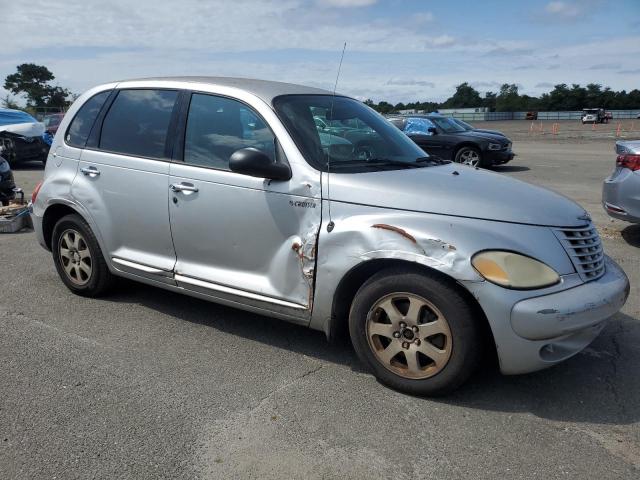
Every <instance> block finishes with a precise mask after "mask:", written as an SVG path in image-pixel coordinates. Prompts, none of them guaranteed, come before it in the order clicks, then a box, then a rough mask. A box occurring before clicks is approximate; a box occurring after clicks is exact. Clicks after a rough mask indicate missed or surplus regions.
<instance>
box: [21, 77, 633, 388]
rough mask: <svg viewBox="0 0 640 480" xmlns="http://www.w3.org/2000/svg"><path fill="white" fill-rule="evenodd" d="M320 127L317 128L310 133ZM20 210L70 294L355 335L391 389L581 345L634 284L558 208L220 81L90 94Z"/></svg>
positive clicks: (531, 362)
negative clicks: (164, 298) (131, 288)
mask: <svg viewBox="0 0 640 480" xmlns="http://www.w3.org/2000/svg"><path fill="white" fill-rule="evenodd" d="M319 124H323V125H325V127H323V128H322V129H320V128H319V127H318V125H319ZM58 132H59V133H58V134H57V135H56V137H55V140H54V142H53V145H52V147H51V151H50V155H49V159H48V161H47V166H46V170H45V178H44V181H43V182H42V183H41V184H40V185H39V186H38V187H37V188H36V190H35V191H34V194H33V198H32V208H33V214H32V215H33V221H34V225H35V228H36V232H37V236H38V239H39V241H40V243H41V244H42V246H44V247H45V248H47V249H49V250H51V251H52V253H53V261H54V263H55V266H56V269H57V271H58V273H59V275H60V278H61V279H62V281H63V282H64V283H65V285H66V286H67V287H68V288H69V289H70V290H71V291H72V292H74V293H77V294H79V295H85V296H97V295H101V294H103V293H105V292H106V291H107V290H108V288H109V287H110V286H111V285H112V284H113V283H114V281H115V279H116V278H117V277H126V278H130V279H133V280H138V281H140V282H144V283H148V284H150V285H156V286H158V287H161V288H165V289H168V290H172V291H175V292H181V293H185V294H188V295H192V296H194V297H199V298H202V299H206V300H211V301H214V302H218V303H222V304H226V305H231V306H234V307H238V308H242V309H246V310H249V311H253V312H258V313H261V314H265V315H269V316H273V317H278V318H282V319H284V320H288V321H290V322H294V323H298V324H302V325H306V326H309V327H310V328H314V329H317V330H322V331H324V332H325V333H326V335H327V337H329V338H330V339H332V338H335V337H337V336H338V335H339V334H340V332H342V331H345V332H346V331H347V330H348V332H349V333H350V336H351V340H352V343H353V346H354V348H355V350H356V352H357V354H358V356H359V357H360V359H361V360H362V362H364V363H365V364H366V365H367V366H368V367H369V368H370V369H371V371H372V372H373V373H374V375H375V376H376V377H377V378H378V379H380V381H382V382H383V383H385V384H386V385H389V386H391V387H393V388H397V389H399V390H403V391H406V392H411V393H416V394H439V393H444V392H447V391H450V390H451V389H453V388H455V387H457V386H459V385H460V384H462V383H463V382H464V381H465V380H466V379H467V378H468V377H469V375H470V374H471V373H472V372H473V370H474V368H475V367H476V366H477V365H478V363H479V361H480V358H481V355H482V354H483V345H485V344H487V343H488V342H487V341H486V340H489V341H490V342H489V345H490V346H491V347H492V348H494V347H495V350H496V351H497V356H498V358H499V361H500V368H501V371H502V372H503V373H505V374H517V373H525V372H531V371H534V370H538V369H541V368H544V367H548V366H550V365H553V364H555V363H558V362H560V361H562V360H565V359H567V358H569V357H571V356H572V355H574V354H576V353H577V352H579V351H580V350H581V349H583V348H584V347H585V346H587V345H588V344H589V343H590V342H591V341H592V340H593V339H594V338H595V337H596V336H597V335H598V334H599V332H600V331H601V330H602V329H603V328H604V326H605V324H606V320H607V319H608V318H609V317H610V316H611V315H613V314H614V313H616V312H617V311H618V310H619V309H620V308H621V307H622V305H623V304H624V302H625V300H626V298H627V295H628V293H629V282H628V280H627V277H626V276H625V274H624V272H623V271H622V270H621V269H620V267H618V265H616V264H615V263H614V262H613V261H612V260H611V259H610V258H608V257H607V256H606V255H605V254H604V253H603V251H602V245H601V242H600V238H599V237H598V233H597V232H596V229H595V228H594V226H593V224H592V223H591V220H590V218H589V216H588V215H587V214H586V212H585V211H584V210H583V209H582V208H581V207H580V206H578V205H576V204H575V203H573V202H572V201H570V200H568V199H566V198H565V197H563V196H561V195H558V194H556V193H553V192H550V191H547V190H544V189H542V188H539V187H535V186H532V185H529V184H527V183H523V182H519V181H516V180H513V179H511V178H507V177H504V176H501V175H498V174H494V173H490V172H487V171H484V170H478V169H474V168H470V167H465V166H462V165H456V164H452V163H449V162H446V161H442V160H440V159H437V158H432V157H428V156H425V153H424V152H423V151H422V150H420V149H419V147H417V146H416V145H415V144H414V143H413V142H412V141H411V140H410V139H409V138H407V137H406V136H405V135H404V134H403V133H402V132H400V131H399V130H398V129H397V128H395V127H394V126H393V125H391V124H390V123H388V122H387V121H386V120H385V119H384V118H383V117H381V116H380V115H378V114H377V113H376V112H374V111H373V110H371V109H370V108H368V107H367V106H365V105H364V104H362V103H360V102H358V101H356V100H354V99H352V98H348V97H345V96H340V95H332V94H331V93H330V92H327V91H324V90H319V89H315V88H307V87H302V86H297V85H290V84H284V83H276V82H265V81H259V80H247V79H233V78H208V77H207V78H200V77H187V78H157V79H142V80H132V81H124V82H119V83H111V84H107V85H102V86H99V87H96V88H94V89H92V90H90V91H88V92H86V93H85V94H84V95H82V96H81V97H80V98H79V99H78V100H77V101H76V102H75V103H74V105H73V106H72V107H71V109H70V110H69V112H68V113H67V115H66V116H65V118H64V121H63V122H62V124H61V125H60V128H59V130H58Z"/></svg>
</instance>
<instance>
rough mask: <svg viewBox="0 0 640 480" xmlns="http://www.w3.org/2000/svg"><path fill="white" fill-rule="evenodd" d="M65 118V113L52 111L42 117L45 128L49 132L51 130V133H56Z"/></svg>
mask: <svg viewBox="0 0 640 480" xmlns="http://www.w3.org/2000/svg"><path fill="white" fill-rule="evenodd" d="M63 118H64V113H50V114H49V115H45V117H44V118H43V119H42V123H44V128H45V129H46V130H47V131H48V132H51V135H55V134H56V132H57V131H58V126H60V122H62V119H63Z"/></svg>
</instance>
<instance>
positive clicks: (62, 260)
mask: <svg viewBox="0 0 640 480" xmlns="http://www.w3.org/2000/svg"><path fill="white" fill-rule="evenodd" d="M51 251H52V254H53V261H54V263H55V266H56V270H57V271H58V275H60V278H61V279H62V281H63V283H64V284H65V285H66V286H67V288H68V289H69V290H71V291H72V292H73V293H76V294H78V295H82V296H87V297H97V296H100V295H102V294H104V293H105V292H106V291H107V290H108V289H109V288H110V287H111V285H112V284H113V281H114V277H113V275H112V274H111V272H110V271H109V267H108V266H107V264H106V262H105V260H104V257H103V255H102V251H101V250H100V246H99V245H98V241H97V240H96V237H95V235H94V233H93V232H92V231H91V228H90V227H89V225H88V224H87V222H85V221H84V219H83V218H82V217H81V216H80V215H77V214H72V215H66V216H65V217H62V218H61V219H60V220H59V221H58V223H56V225H55V227H54V229H53V235H52V241H51Z"/></svg>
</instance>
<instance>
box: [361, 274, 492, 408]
mask: <svg viewBox="0 0 640 480" xmlns="http://www.w3.org/2000/svg"><path fill="white" fill-rule="evenodd" d="M394 293H398V294H399V295H400V296H401V295H402V294H412V295H416V296H418V297H421V298H422V299H425V300H427V301H428V302H431V304H432V305H433V306H435V307H436V308H437V309H438V310H439V311H440V312H441V313H442V315H443V317H444V319H445V322H446V323H447V324H448V327H449V333H450V336H451V342H450V343H449V349H450V356H449V357H448V360H447V361H446V363H445V364H444V366H443V367H442V368H441V369H440V370H439V371H437V373H435V374H434V375H432V376H430V377H428V378H420V379H414V378H407V377H406V376H402V375H400V374H398V373H394V372H393V371H392V370H391V369H390V367H389V366H385V365H384V364H383V362H382V361H381V360H380V359H379V358H378V356H377V354H376V353H375V352H374V347H373V346H372V345H371V343H370V339H369V337H368V333H367V332H368V330H367V324H368V322H369V321H370V316H371V315H375V313H374V312H372V308H373V307H374V305H377V304H378V302H379V301H380V300H381V299H384V298H388V297H389V296H390V295H392V294H394ZM406 314H407V315H408V312H407V313H406ZM402 318H405V317H402ZM349 333H350V336H351V341H352V344H353V346H354V349H355V351H356V354H357V355H358V357H359V358H360V360H361V361H362V362H363V363H364V364H365V365H366V366H368V367H369V368H370V369H371V370H372V372H373V374H374V375H375V376H376V378H377V379H378V380H379V381H380V382H382V383H383V384H385V385H387V386H389V387H391V388H393V389H396V390H399V391H402V392H406V393H409V394H412V395H430V396H437V395H444V394H447V393H449V392H451V391H453V390H454V389H456V388H458V387H459V386H460V385H462V384H463V383H464V382H465V381H466V380H467V379H468V378H469V377H470V376H471V374H472V373H473V372H474V370H475V369H476V368H477V366H478V365H479V363H480V360H481V358H482V356H483V342H482V338H481V325H479V324H478V319H477V318H474V314H473V309H472V307H471V306H470V305H469V303H468V301H467V300H466V299H465V297H464V296H463V295H462V294H461V293H460V291H459V290H458V287H457V286H456V285H455V283H453V282H452V281H447V280H446V279H443V278H441V277H440V276H437V275H434V274H428V273H427V272H425V273H418V272H416V271H412V270H408V269H387V270H384V271H381V272H379V273H378V274H376V275H374V276H373V277H371V278H370V279H369V280H368V281H367V282H366V283H365V284H364V285H363V286H362V287H361V288H360V289H359V290H358V293H357V294H356V296H355V299H354V301H353V303H352V306H351V311H350V314H349ZM396 334H397V332H394V335H396ZM419 335H420V333H417V334H416V337H417V338H419ZM423 335H424V334H423ZM371 338H373V337H371ZM393 341H395V340H390V341H389V345H391V342H393ZM397 341H399V342H404V337H403V336H401V338H399V339H397ZM422 341H423V342H427V339H426V338H425V339H423V340H422ZM447 343H448V341H447ZM402 348H404V343H403V347H402ZM416 348H419V347H416ZM400 352H403V351H402V350H400ZM404 355H405V354H404V353H402V355H401V356H400V359H402V358H404ZM393 358H394V359H398V356H397V355H396V356H395V357H393ZM394 361H395V360H394ZM391 368H393V367H391Z"/></svg>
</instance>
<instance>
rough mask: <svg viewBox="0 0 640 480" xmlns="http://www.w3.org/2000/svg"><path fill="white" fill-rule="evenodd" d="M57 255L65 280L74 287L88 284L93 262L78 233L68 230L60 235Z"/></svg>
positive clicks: (82, 238)
mask: <svg viewBox="0 0 640 480" xmlns="http://www.w3.org/2000/svg"><path fill="white" fill-rule="evenodd" d="M58 255H59V256H60V263H61V264H62V268H63V269H64V272H65V274H66V275H67V278H68V279H69V280H70V281H71V282H72V283H73V284H74V285H78V286H83V285H86V284H87V283H88V282H89V279H90V278H91V271H92V267H93V261H92V259H91V252H90V251H89V246H88V245H87V242H86V241H85V239H84V237H83V236H82V234H81V233H80V232H78V231H77V230H74V229H68V230H65V231H64V232H63V233H62V235H61V236H60V241H59V242H58Z"/></svg>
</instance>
